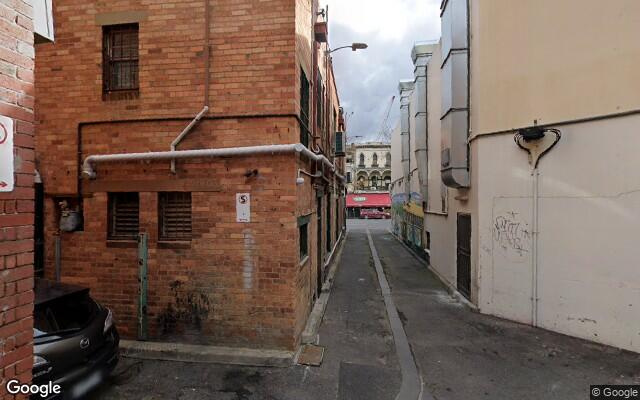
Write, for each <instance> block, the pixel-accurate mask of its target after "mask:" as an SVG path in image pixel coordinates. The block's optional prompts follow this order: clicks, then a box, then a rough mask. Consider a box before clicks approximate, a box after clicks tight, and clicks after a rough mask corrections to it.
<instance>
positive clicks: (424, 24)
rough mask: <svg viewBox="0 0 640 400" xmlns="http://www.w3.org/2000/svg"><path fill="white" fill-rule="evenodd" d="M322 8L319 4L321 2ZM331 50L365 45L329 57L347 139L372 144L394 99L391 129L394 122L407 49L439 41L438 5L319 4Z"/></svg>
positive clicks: (406, 1)
mask: <svg viewBox="0 0 640 400" xmlns="http://www.w3.org/2000/svg"><path fill="white" fill-rule="evenodd" d="M321 4H323V2H321ZM324 4H328V5H329V24H330V25H329V38H330V41H331V46H332V47H333V48H336V47H339V46H343V45H347V44H351V43H352V42H365V43H367V44H368V45H369V48H368V49H366V50H358V51H357V52H355V53H353V52H351V51H350V50H348V49H346V50H341V51H339V52H336V53H334V54H333V64H334V68H335V72H336V79H337V82H338V90H339V94H340V101H341V105H342V106H343V107H344V108H345V111H346V112H347V114H349V113H351V112H353V115H350V116H349V119H348V127H347V130H348V132H349V136H351V137H354V136H363V138H356V139H355V141H366V140H375V139H376V137H377V136H378V132H379V130H380V126H381V123H382V119H383V117H384V112H385V109H386V108H387V107H388V105H389V102H390V101H391V96H393V95H396V101H395V103H394V105H393V108H392V113H391V118H390V124H391V126H392V127H393V126H395V124H396V122H397V120H398V114H399V105H398V98H397V95H398V81H399V80H400V79H409V78H413V64H412V62H411V48H412V47H413V44H414V43H416V42H420V41H424V40H435V39H438V38H439V37H440V0H324Z"/></svg>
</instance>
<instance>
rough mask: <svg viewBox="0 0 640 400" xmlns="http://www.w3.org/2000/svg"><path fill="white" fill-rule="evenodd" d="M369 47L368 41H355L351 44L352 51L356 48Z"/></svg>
mask: <svg viewBox="0 0 640 400" xmlns="http://www.w3.org/2000/svg"><path fill="white" fill-rule="evenodd" d="M367 47H369V45H368V44H366V43H353V44H352V45H351V50H352V51H356V50H364V49H366V48H367Z"/></svg>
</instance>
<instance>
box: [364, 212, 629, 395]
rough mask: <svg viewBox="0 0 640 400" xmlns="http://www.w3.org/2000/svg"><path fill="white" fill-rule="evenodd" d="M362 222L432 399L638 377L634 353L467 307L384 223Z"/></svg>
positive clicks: (556, 390)
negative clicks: (521, 323) (510, 320)
mask: <svg viewBox="0 0 640 400" xmlns="http://www.w3.org/2000/svg"><path fill="white" fill-rule="evenodd" d="M368 225H369V229H370V231H371V233H372V236H373V239H374V243H375V245H376V248H377V250H378V254H379V256H380V258H381V261H382V264H383V267H384V269H385V273H386V276H387V279H388V281H389V284H390V286H391V290H392V293H393V298H394V301H395V303H396V305H397V307H398V312H399V314H400V316H401V318H402V319H403V322H404V327H405V331H406V333H407V336H408V338H409V342H410V343H411V346H412V350H413V353H414V355H415V356H416V359H417V362H418V364H419V366H420V368H421V372H422V377H423V380H424V382H425V385H426V389H427V393H430V394H431V395H433V398H435V399H438V400H473V399H492V400H495V399H505V400H507V399H509V400H512V399H532V400H533V399H536V400H538V399H558V400H572V399H575V400H583V399H585V398H588V396H589V385H594V384H600V383H603V382H607V383H612V384H632V383H633V384H638V383H640V360H639V359H638V356H637V355H636V354H633V353H630V352H625V351H621V350H617V349H613V348H610V347H605V346H601V345H597V344H594V343H590V342H587V341H583V340H580V339H575V338H571V337H568V336H563V335H560V334H556V333H553V332H549V331H544V330H542V329H536V328H532V327H530V326H526V325H520V324H516V323H512V322H508V321H504V320H501V319H498V318H493V317H490V316H486V315H482V314H479V313H476V312H473V311H471V310H470V309H468V308H467V307H466V306H464V305H462V304H461V303H459V302H458V301H456V300H455V299H454V298H453V297H452V296H450V295H449V293H448V292H447V291H446V290H445V288H444V286H443V285H442V284H441V283H440V281H438V279H437V278H436V277H435V275H433V274H432V273H431V272H429V271H428V269H427V267H426V265H425V264H424V263H423V262H422V261H419V260H418V259H417V258H416V257H414V256H413V255H412V254H411V253H410V252H409V251H408V250H407V248H406V247H404V246H403V245H402V244H401V243H400V242H399V241H398V240H397V239H396V238H394V237H393V236H392V235H391V234H390V233H389V231H388V226H387V225H383V224H381V223H378V222H376V223H369V224H368ZM424 398H425V399H426V398H429V397H424Z"/></svg>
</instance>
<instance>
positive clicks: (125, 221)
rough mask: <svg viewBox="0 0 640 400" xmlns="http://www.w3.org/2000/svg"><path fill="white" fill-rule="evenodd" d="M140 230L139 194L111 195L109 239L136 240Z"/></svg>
mask: <svg viewBox="0 0 640 400" xmlns="http://www.w3.org/2000/svg"><path fill="white" fill-rule="evenodd" d="M139 230H140V198H139V197H138V193H109V239H136V238H137V236H138V232H139Z"/></svg>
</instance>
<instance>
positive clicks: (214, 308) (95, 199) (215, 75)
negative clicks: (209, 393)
mask: <svg viewBox="0 0 640 400" xmlns="http://www.w3.org/2000/svg"><path fill="white" fill-rule="evenodd" d="M204 4H205V1H204V0H202V1H201V2H196V3H194V2H182V1H170V2H167V1H164V0H163V1H160V0H157V1H151V2H149V1H144V2H143V1H131V2H116V3H113V2H86V1H83V0H57V1H56V2H55V4H54V17H55V21H56V43H55V44H44V45H40V46H39V47H38V57H37V64H36V75H37V82H38V85H37V88H36V90H37V120H38V123H39V135H38V141H37V144H36V148H37V154H38V162H39V163H40V167H41V173H42V175H43V181H44V186H45V192H46V195H47V199H46V213H45V214H46V249H47V250H46V253H47V257H46V273H47V275H48V276H49V277H53V276H54V239H55V237H56V235H60V237H61V240H62V269H61V271H62V279H63V280H64V281H67V282H73V283H79V284H82V285H87V286H89V287H90V288H91V289H92V293H93V294H94V296H95V297H96V298H97V299H98V300H100V301H101V302H102V303H104V304H105V305H107V306H109V307H111V308H113V310H114V313H115V316H116V320H117V324H118V326H119V327H120V330H121V333H122V334H123V336H124V337H128V338H135V336H136V333H137V326H136V324H137V322H136V318H137V301H138V294H137V291H138V282H137V274H138V267H137V261H136V260H137V255H136V252H137V250H136V246H135V243H133V242H132V243H128V244H124V245H123V244H121V243H120V244H115V243H110V242H109V241H107V239H106V234H107V196H108V195H107V193H108V192H118V191H136V192H140V199H141V213H140V230H141V231H142V232H147V233H148V234H149V312H148V315H149V321H150V329H151V332H150V333H151V338H152V339H154V340H166V341H182V342H196V343H207V344H217V345H237V346H245V347H277V348H288V349H292V348H294V347H295V345H296V344H297V343H298V336H299V333H300V331H301V330H302V326H303V325H304V323H305V322H306V318H307V314H308V309H309V308H308V303H309V298H310V296H309V287H308V285H304V283H305V282H309V276H310V274H312V269H315V268H317V265H316V262H315V256H314V257H312V260H314V261H313V262H312V263H310V264H309V265H308V266H300V265H299V261H300V260H299V255H298V249H299V247H298V246H299V242H298V229H297V216H298V215H302V214H304V213H308V212H313V211H314V210H315V198H312V190H311V183H310V181H309V180H307V182H306V183H305V186H304V189H300V187H298V186H296V184H295V179H296V175H297V167H296V166H297V164H300V165H302V166H303V167H304V168H305V169H309V168H313V165H310V164H311V163H309V162H308V160H303V161H296V156H294V155H293V154H290V155H281V156H271V157H270V156H259V157H243V158H225V159H216V160H191V161H181V162H178V169H177V174H176V175H173V174H171V172H170V170H169V163H168V162H157V163H156V162H152V163H140V162H132V163H122V164H113V165H102V164H101V165H99V166H98V167H97V170H98V177H97V179H96V180H94V181H83V189H84V190H83V196H84V198H83V206H84V222H85V223H84V231H83V232H73V233H59V232H58V221H57V216H58V214H59V210H57V205H56V204H57V201H58V200H59V199H60V198H67V197H68V198H76V197H77V194H78V192H77V177H78V167H77V165H78V164H77V156H78V154H77V151H78V144H80V150H81V156H82V157H86V156H88V155H91V154H104V153H121V152H137V151H139V152H146V151H165V150H169V144H170V143H171V141H172V140H173V139H174V138H175V137H176V136H177V134H178V133H179V132H180V131H181V130H182V129H183V128H184V126H186V125H187V123H188V122H189V120H190V118H192V117H193V116H194V115H195V114H196V113H198V112H199V111H200V109H201V108H202V106H203V100H204V86H203V85H204V76H203V73H204V69H205V59H204V46H203V43H204V28H203V23H204ZM211 5H212V6H211V8H210V11H211V25H210V29H209V31H210V43H211V58H210V62H211V71H210V78H211V85H210V87H209V90H208V92H209V95H210V101H211V102H210V112H209V115H208V119H205V120H203V121H201V122H200V124H199V125H198V126H197V127H196V128H195V129H194V130H193V131H192V132H191V133H190V134H189V136H188V137H187V138H186V139H185V140H184V141H183V142H182V143H181V144H180V146H179V149H182V150H184V149H197V148H221V147H236V146H251V145H264V144H284V143H296V142H298V141H299V126H298V122H297V120H296V119H295V118H294V117H292V115H295V114H297V113H298V111H299V110H298V109H297V107H296V105H297V103H298V91H299V87H298V82H299V77H298V75H297V71H298V70H299V65H298V59H299V57H297V56H296V54H297V51H296V45H295V43H296V31H295V27H296V23H295V19H296V14H295V5H294V3H293V2H290V1H288V0H270V1H260V2H256V1H253V0H242V1H237V0H211ZM125 11H133V12H135V13H133V14H135V15H136V18H138V19H139V29H140V36H139V38H140V45H139V49H140V96H139V97H138V98H136V99H130V100H118V101H115V100H110V101H103V99H102V84H101V82H102V67H101V61H102V59H101V57H102V53H101V46H102V26H101V25H100V23H103V22H104V21H105V20H111V21H115V20H117V18H125V19H126V18H129V17H130V15H132V13H129V16H127V15H125V14H123V12H125ZM123 15H124V17H123ZM308 18H311V16H310V15H309V16H308ZM306 62H307V63H310V60H307V61H306ZM328 86H329V85H328ZM241 115H245V116H246V115H250V116H251V117H250V118H239V117H237V116H241ZM229 116H236V117H234V118H229ZM152 118H164V119H166V120H163V121H148V120H149V119H152ZM115 119H118V120H128V121H127V122H122V121H120V122H117V123H116V122H109V121H112V120H115ZM130 120H137V122H135V121H130ZM141 120H147V121H141ZM79 125H80V126H81V128H80V129H79ZM79 138H80V141H79V140H78V139H79ZM254 169H255V170H258V176H256V177H249V178H247V177H245V173H246V172H247V171H248V170H254ZM173 190H175V191H190V192H192V215H193V234H194V237H193V239H192V241H191V242H190V243H189V244H187V245H186V248H180V246H177V247H176V246H167V245H165V244H160V243H158V238H157V231H158V228H157V223H158V222H157V192H158V191H173ZM301 190H304V191H305V193H306V194H305V196H306V198H300V197H299V195H300V193H301V192H300V191H301ZM238 192H250V193H251V195H252V201H251V208H252V223H250V224H240V223H237V222H236V220H235V194H236V193H238ZM310 199H312V200H310ZM311 201H313V203H311ZM309 233H310V247H311V249H312V251H315V250H313V247H314V245H315V237H314V236H311V235H315V227H311V228H310V232H309ZM123 246H124V247H123ZM167 247H168V248H167ZM182 247H184V246H182ZM305 277H306V278H305ZM313 283H314V284H315V280H314V281H313ZM194 298H197V299H200V300H201V301H202V302H203V304H205V305H206V306H203V307H202V308H206V310H202V313H200V314H199V315H195V316H194V315H192V314H189V312H191V311H192V310H177V311H179V312H178V313H177V314H180V315H181V318H179V319H180V320H179V321H177V324H175V325H172V324H169V325H171V326H170V327H169V328H170V329H167V324H166V321H167V320H168V319H171V318H170V317H175V315H176V308H179V307H182V305H183V304H184V302H185V301H187V302H188V301H189V300H190V299H194ZM191 317H193V318H191ZM194 320H198V321H197V322H194Z"/></svg>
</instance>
